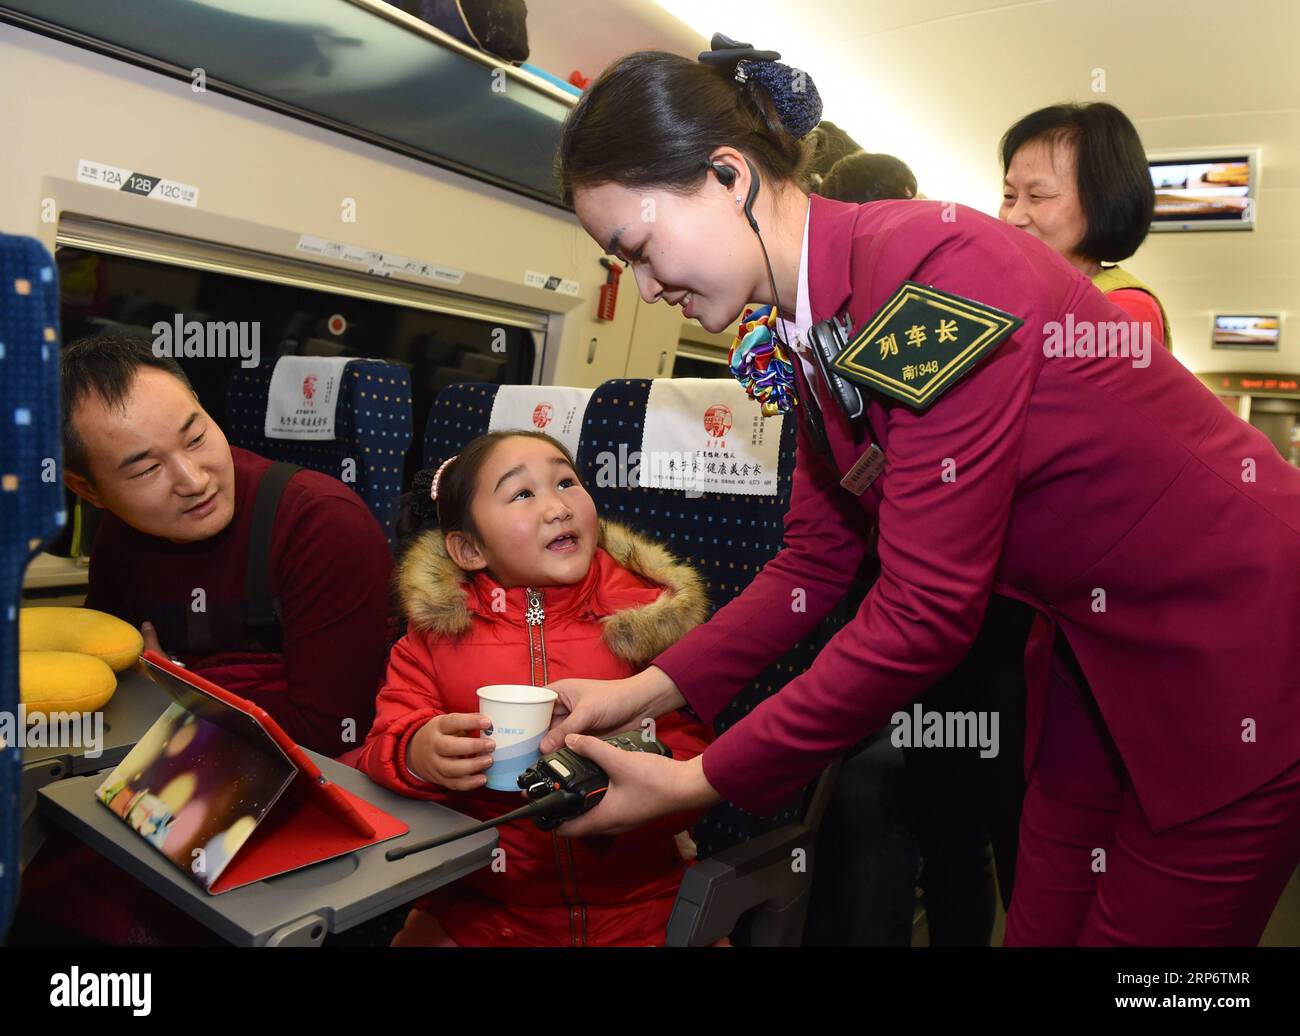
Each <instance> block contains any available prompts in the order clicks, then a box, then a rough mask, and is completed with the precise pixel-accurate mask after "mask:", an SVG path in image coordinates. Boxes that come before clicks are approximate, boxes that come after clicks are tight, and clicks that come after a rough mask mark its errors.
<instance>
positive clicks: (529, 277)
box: [524, 270, 578, 295]
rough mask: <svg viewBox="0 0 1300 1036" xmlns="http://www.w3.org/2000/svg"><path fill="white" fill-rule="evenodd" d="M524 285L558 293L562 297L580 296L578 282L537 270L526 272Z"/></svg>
mask: <svg viewBox="0 0 1300 1036" xmlns="http://www.w3.org/2000/svg"><path fill="white" fill-rule="evenodd" d="M524 283H525V284H527V285H528V286H529V287H530V288H544V289H546V290H547V291H558V292H560V293H561V294H562V295H576V294H578V282H577V281H570V280H566V279H565V278H563V277H557V276H556V275H555V274H546V273H538V272H537V271H536V270H526V271H524Z"/></svg>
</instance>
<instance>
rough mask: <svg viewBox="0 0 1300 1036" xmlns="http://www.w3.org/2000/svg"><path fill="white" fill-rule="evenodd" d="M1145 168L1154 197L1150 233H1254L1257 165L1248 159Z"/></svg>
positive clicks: (1162, 162) (1165, 162)
mask: <svg viewBox="0 0 1300 1036" xmlns="http://www.w3.org/2000/svg"><path fill="white" fill-rule="evenodd" d="M1148 164H1149V167H1150V170H1151V184H1152V186H1153V187H1154V188H1155V192H1156V211H1155V216H1154V218H1153V219H1152V221H1151V229H1152V230H1224V229H1241V230H1249V229H1252V228H1253V226H1254V223H1255V212H1254V197H1255V184H1254V183H1253V182H1252V181H1253V177H1254V175H1255V163H1254V162H1252V161H1251V156H1250V155H1249V154H1241V155H1226V156H1221V157H1214V158H1208V157H1207V158H1204V159H1187V158H1179V159H1157V160H1151V161H1150V162H1149V163H1148Z"/></svg>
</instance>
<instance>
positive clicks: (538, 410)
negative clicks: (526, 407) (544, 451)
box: [533, 403, 555, 428]
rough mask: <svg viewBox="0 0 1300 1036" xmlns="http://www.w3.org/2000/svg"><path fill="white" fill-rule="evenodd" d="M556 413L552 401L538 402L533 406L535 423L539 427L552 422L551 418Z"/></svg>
mask: <svg viewBox="0 0 1300 1036" xmlns="http://www.w3.org/2000/svg"><path fill="white" fill-rule="evenodd" d="M554 414H555V407H553V406H551V404H550V403H538V404H537V405H536V406H535V407H533V424H535V425H537V427H538V428H545V427H546V426H547V425H548V424H550V423H551V418H552V417H553V416H554Z"/></svg>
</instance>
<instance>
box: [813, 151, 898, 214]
mask: <svg viewBox="0 0 1300 1036" xmlns="http://www.w3.org/2000/svg"><path fill="white" fill-rule="evenodd" d="M816 193H818V194H820V195H821V196H822V197H823V198H833V199H835V200H836V201H851V202H854V203H856V204H861V203H863V202H868V201H880V200H882V199H884V198H915V197H916V177H915V175H913V173H912V170H911V169H909V168H908V167H907V163H906V162H904V161H903V160H902V159H899V158H895V157H894V156H893V155H872V154H868V153H867V152H866V151H859V152H857V153H856V154H853V155H846V156H845V157H844V158H841V159H840V160H839V161H838V162H836V163H835V164H834V165H833V166H831V171H830V172H829V173H827V174H826V179H825V180H823V181H822V185H821V187H820V188H818V190H817V192H816Z"/></svg>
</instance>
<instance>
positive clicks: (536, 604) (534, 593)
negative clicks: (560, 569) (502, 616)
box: [524, 586, 546, 626]
mask: <svg viewBox="0 0 1300 1036" xmlns="http://www.w3.org/2000/svg"><path fill="white" fill-rule="evenodd" d="M524 593H525V594H527V596H528V610H527V611H526V612H524V622H526V623H528V625H530V626H540V625H541V624H542V622H543V620H544V619H545V618H546V612H545V611H544V610H543V609H542V594H541V591H540V590H534V589H533V588H532V587H531V586H528V587H525V588H524Z"/></svg>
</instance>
